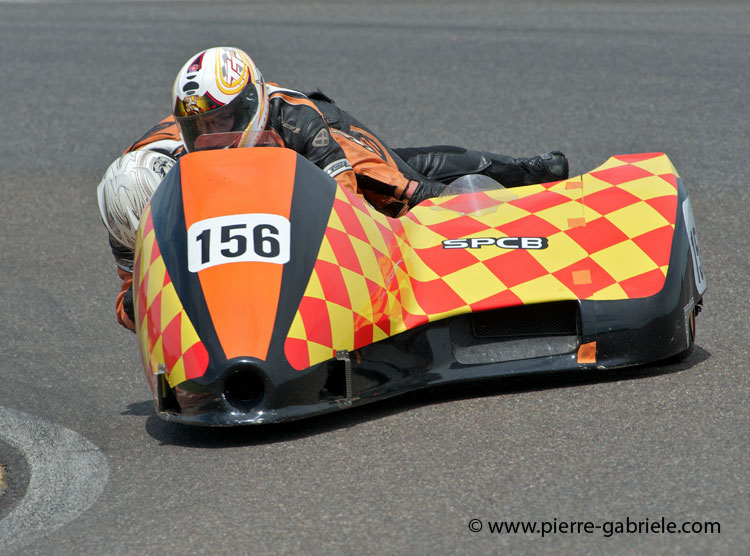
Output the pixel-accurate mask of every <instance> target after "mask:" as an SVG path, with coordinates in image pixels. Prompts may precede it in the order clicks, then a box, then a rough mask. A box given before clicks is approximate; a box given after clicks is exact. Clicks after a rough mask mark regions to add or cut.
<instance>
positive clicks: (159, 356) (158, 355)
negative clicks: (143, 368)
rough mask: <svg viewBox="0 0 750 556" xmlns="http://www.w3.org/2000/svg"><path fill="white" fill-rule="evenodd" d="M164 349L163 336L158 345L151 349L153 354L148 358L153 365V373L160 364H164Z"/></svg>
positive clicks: (157, 342)
mask: <svg viewBox="0 0 750 556" xmlns="http://www.w3.org/2000/svg"><path fill="white" fill-rule="evenodd" d="M164 359H165V358H164V348H163V346H162V339H161V336H159V338H158V339H157V340H156V344H155V345H154V346H153V348H151V353H150V354H149V356H148V360H149V363H150V364H151V372H154V371H155V370H156V368H157V367H158V366H159V363H164Z"/></svg>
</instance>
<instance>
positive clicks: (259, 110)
mask: <svg viewBox="0 0 750 556" xmlns="http://www.w3.org/2000/svg"><path fill="white" fill-rule="evenodd" d="M172 103H173V105H172V113H173V114H174V116H175V120H176V121H177V125H178V126H179V128H180V135H181V136H182V140H183V142H184V143H185V148H186V149H187V150H188V151H189V152H191V151H194V150H196V139H197V138H198V137H199V136H201V135H204V134H210V133H225V132H236V133H237V139H238V141H237V143H236V144H242V143H245V142H246V140H247V139H248V136H249V135H250V132H255V131H262V130H263V129H265V127H266V123H267V122H268V93H267V92H266V87H265V83H264V82H263V76H262V75H261V73H260V71H259V70H258V68H257V67H256V66H255V64H254V63H253V61H252V60H251V59H250V56H248V55H247V54H246V53H245V52H243V51H242V50H240V49H239V48H233V47H226V46H218V47H214V48H209V49H208V50H204V51H202V52H199V53H198V54H196V55H195V56H193V57H191V58H190V59H189V60H188V61H187V63H186V64H185V65H184V66H183V67H182V69H181V70H180V72H179V73H178V74H177V78H176V79H175V82H174V86H173V87H172ZM199 148H200V147H199Z"/></svg>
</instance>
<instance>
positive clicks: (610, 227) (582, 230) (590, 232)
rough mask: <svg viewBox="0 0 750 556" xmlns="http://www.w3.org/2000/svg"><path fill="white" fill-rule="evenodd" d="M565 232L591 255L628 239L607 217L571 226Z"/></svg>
mask: <svg viewBox="0 0 750 556" xmlns="http://www.w3.org/2000/svg"><path fill="white" fill-rule="evenodd" d="M565 234H566V235H567V236H568V237H569V238H571V239H572V240H573V241H575V242H576V243H577V244H578V245H580V246H581V247H583V248H584V249H585V250H586V252H587V253H588V254H589V255H591V254H593V253H596V252H597V251H601V250H602V249H605V248H607V247H612V246H613V245H617V244H618V243H620V242H621V241H625V240H626V239H628V236H626V235H625V234H624V233H623V232H622V230H620V229H619V228H618V227H617V226H615V225H614V224H612V222H610V221H609V220H607V219H606V218H597V219H596V220H592V221H591V222H586V225H585V226H581V227H578V228H571V229H569V230H566V231H565Z"/></svg>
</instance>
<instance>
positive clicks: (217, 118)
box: [175, 84, 259, 152]
mask: <svg viewBox="0 0 750 556" xmlns="http://www.w3.org/2000/svg"><path fill="white" fill-rule="evenodd" d="M258 107H259V102H258V95H257V93H256V91H255V87H254V86H253V85H252V84H248V86H247V87H245V89H244V90H243V91H242V92H241V93H240V94H239V95H238V96H237V98H235V99H234V100H232V102H230V103H229V104H226V105H224V106H220V107H219V108H214V109H213V110H208V111H206V112H201V113H199V114H195V115H191V116H178V115H175V121H176V122H177V125H178V126H179V128H180V135H182V140H183V141H184V143H185V148H186V149H187V150H188V152H193V151H195V150H200V149H196V139H198V137H200V136H201V135H207V134H216V133H227V132H235V131H238V132H244V131H245V129H246V128H247V126H248V125H249V123H250V122H251V121H252V120H253V118H254V117H255V113H256V112H257V111H258ZM201 143H203V142H201ZM204 144H210V142H209V143H204ZM199 146H200V145H199ZM204 148H206V147H204ZM208 148H217V147H208Z"/></svg>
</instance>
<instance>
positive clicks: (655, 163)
mask: <svg viewBox="0 0 750 556" xmlns="http://www.w3.org/2000/svg"><path fill="white" fill-rule="evenodd" d="M635 165H636V166H638V167H639V168H643V169H644V170H646V171H647V172H651V173H652V174H655V175H657V176H658V175H660V174H674V175H675V176H678V177H679V174H678V173H677V170H676V169H675V167H674V166H673V165H672V163H671V162H670V160H669V157H667V156H666V155H663V156H659V157H657V158H649V159H648V160H643V161H641V162H636V163H635ZM672 192H674V189H672Z"/></svg>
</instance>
